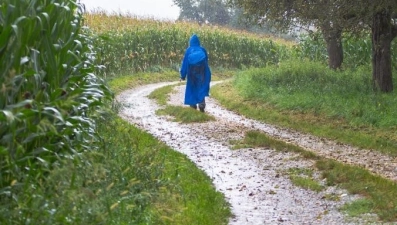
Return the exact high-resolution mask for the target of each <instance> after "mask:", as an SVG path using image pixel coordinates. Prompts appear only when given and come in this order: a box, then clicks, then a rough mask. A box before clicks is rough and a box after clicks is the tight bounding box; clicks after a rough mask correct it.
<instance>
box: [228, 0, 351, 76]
mask: <svg viewBox="0 0 397 225" xmlns="http://www.w3.org/2000/svg"><path fill="white" fill-rule="evenodd" d="M229 3H230V4H232V5H233V6H236V7H242V8H244V9H245V12H246V14H247V15H248V16H249V17H251V18H252V19H254V20H255V21H258V22H260V23H266V24H268V25H273V26H274V27H276V28H277V29H279V30H284V31H287V30H290V29H291V28H292V27H297V26H302V27H305V26H306V27H308V26H315V27H316V28H318V29H319V30H320V31H321V33H322V35H323V38H324V41H325V42H326V44H327V52H328V65H329V67H330V68H332V69H337V68H340V67H341V65H342V62H343V46H342V31H343V29H344V28H345V27H348V24H350V23H349V20H350V19H349V18H346V19H341V18H344V17H343V16H341V15H342V13H343V12H344V11H343V9H344V4H345V2H344V1H343V0H317V1H311V0H267V1H256V0H229Z"/></svg>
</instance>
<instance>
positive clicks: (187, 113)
mask: <svg viewBox="0 0 397 225" xmlns="http://www.w3.org/2000/svg"><path fill="white" fill-rule="evenodd" d="M177 85H179V84H177ZM177 85H168V86H165V87H162V88H159V89H157V90H155V91H153V92H152V93H151V94H150V95H149V96H148V97H149V98H150V99H155V100H156V101H157V103H158V104H159V105H161V106H163V108H161V109H159V110H157V112H156V113H157V114H158V115H169V116H172V117H174V121H176V122H182V123H203V122H208V121H211V120H215V117H213V116H211V115H208V114H206V113H202V112H200V111H198V110H194V109H192V108H190V107H182V106H175V105H168V104H167V99H168V96H169V95H170V93H171V92H172V91H173V88H174V87H175V86H177ZM181 101H182V99H181Z"/></svg>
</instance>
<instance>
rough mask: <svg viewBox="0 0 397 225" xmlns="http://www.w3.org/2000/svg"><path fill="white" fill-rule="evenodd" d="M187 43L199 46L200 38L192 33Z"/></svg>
mask: <svg viewBox="0 0 397 225" xmlns="http://www.w3.org/2000/svg"><path fill="white" fill-rule="evenodd" d="M189 44H190V46H191V47H194V46H200V39H199V38H198V37H197V35H195V34H193V35H192V37H190V42H189Z"/></svg>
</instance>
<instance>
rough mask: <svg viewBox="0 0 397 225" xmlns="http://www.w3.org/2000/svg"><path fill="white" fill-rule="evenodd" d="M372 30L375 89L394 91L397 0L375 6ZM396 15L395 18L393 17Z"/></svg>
mask: <svg viewBox="0 0 397 225" xmlns="http://www.w3.org/2000/svg"><path fill="white" fill-rule="evenodd" d="M373 9H374V10H373V16H372V24H371V32H372V80H373V85H374V89H375V90H380V91H382V92H391V91H393V81H392V62H391V42H392V41H393V39H394V38H395V37H396V36H397V23H396V20H395V19H397V15H396V14H397V2H396V1H394V2H392V1H390V5H388V4H387V3H385V4H384V5H378V6H375V7H374V8H373ZM393 17H394V19H393Z"/></svg>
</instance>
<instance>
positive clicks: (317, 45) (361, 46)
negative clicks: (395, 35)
mask: <svg viewBox="0 0 397 225" xmlns="http://www.w3.org/2000/svg"><path fill="white" fill-rule="evenodd" d="M342 46H343V56H344V57H343V65H342V67H343V68H356V67H360V66H367V65H370V64H371V60H372V42H371V36H370V35H369V34H362V35H360V36H357V35H349V34H344V36H343V38H342ZM391 53H392V62H396V61H397V41H394V42H392V45H391ZM293 54H294V56H295V57H298V58H307V59H310V60H311V61H318V62H322V63H324V64H326V63H327V60H328V53H327V48H326V44H325V41H324V39H323V38H322V35H321V33H319V32H315V33H311V34H309V35H302V36H301V37H300V40H299V44H298V45H297V46H295V47H294V51H293ZM392 66H393V67H394V69H396V70H397V66H396V64H395V63H393V64H392Z"/></svg>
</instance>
